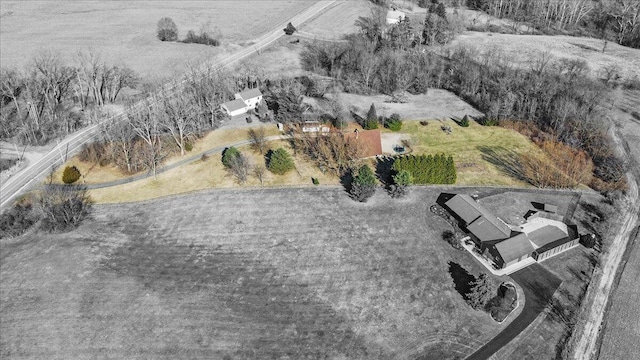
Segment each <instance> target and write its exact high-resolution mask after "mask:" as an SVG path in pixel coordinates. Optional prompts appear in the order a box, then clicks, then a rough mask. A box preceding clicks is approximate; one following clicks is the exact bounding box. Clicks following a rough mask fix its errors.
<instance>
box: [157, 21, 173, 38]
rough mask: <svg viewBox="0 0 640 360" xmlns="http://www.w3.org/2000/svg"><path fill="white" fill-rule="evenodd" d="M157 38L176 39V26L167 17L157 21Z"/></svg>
mask: <svg viewBox="0 0 640 360" xmlns="http://www.w3.org/2000/svg"><path fill="white" fill-rule="evenodd" d="M157 36H158V39H160V41H176V40H178V26H176V23H174V22H173V20H172V19H171V18H169V17H163V18H162V19H160V20H159V21H158V33H157Z"/></svg>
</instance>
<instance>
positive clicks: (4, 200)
mask: <svg viewBox="0 0 640 360" xmlns="http://www.w3.org/2000/svg"><path fill="white" fill-rule="evenodd" d="M336 1H337V0H321V1H318V2H317V3H316V4H314V5H312V6H311V7H309V8H308V9H306V10H305V11H303V12H301V13H299V14H297V15H295V16H294V17H292V18H291V19H289V20H288V21H285V22H283V23H282V24H278V26H277V27H276V28H274V30H273V31H271V32H269V33H267V34H265V35H264V36H262V37H261V38H259V39H258V40H257V41H256V43H255V44H253V45H252V46H251V47H247V48H244V49H242V50H240V51H238V52H237V53H234V54H232V55H230V56H228V57H226V58H223V59H220V60H217V61H216V62H214V63H213V64H212V66H216V67H225V66H229V65H231V64H233V63H235V62H238V61H239V60H242V59H244V58H245V57H247V56H249V55H251V54H253V53H254V52H257V51H259V50H260V49H263V48H265V47H267V46H269V45H271V44H272V43H273V42H274V41H276V40H278V39H279V38H280V37H282V36H284V32H283V31H282V29H283V28H284V27H285V26H286V24H287V23H288V22H291V23H292V24H293V25H294V26H299V25H300V24H302V23H303V22H305V21H308V20H309V19H311V18H312V17H314V16H316V15H317V14H319V13H320V12H321V11H323V10H325V9H326V8H327V7H329V6H330V5H331V4H333V3H335V2H336ZM185 82H186V79H184V80H182V81H181V82H177V83H176V82H173V83H170V84H166V85H164V86H163V90H164V91H166V92H174V91H176V90H177V87H179V86H181V85H182V84H184V83H185ZM142 105H143V102H140V103H138V104H136V106H135V107H141V106H142ZM123 119H124V113H120V114H117V115H114V116H112V117H110V118H108V119H105V120H104V121H105V122H106V121H121V120H123ZM99 132H100V124H95V125H91V126H89V127H86V128H84V129H82V130H80V131H78V132H76V133H74V134H71V135H69V136H68V137H66V138H65V139H63V140H62V141H60V143H59V144H58V145H57V146H56V147H55V148H53V149H52V150H51V151H50V152H48V153H47V154H45V155H44V156H43V157H42V158H40V159H39V160H38V161H36V162H34V163H32V164H29V166H27V167H26V168H25V169H24V170H22V171H21V172H19V173H17V174H15V175H13V176H12V177H10V178H9V179H8V180H7V181H5V182H4V183H3V184H2V185H1V187H0V210H3V209H5V208H6V207H8V205H9V204H11V202H12V201H13V200H14V199H16V198H17V196H18V195H20V194H22V193H23V192H24V191H26V190H27V189H28V188H29V187H31V186H33V185H34V184H37V183H38V181H39V180H41V179H42V178H43V177H44V176H45V175H46V174H47V173H49V172H50V171H51V169H52V168H54V167H55V166H58V165H60V164H62V163H63V161H64V160H63V158H64V155H63V154H67V155H72V154H74V153H76V152H77V151H79V150H80V148H81V147H82V146H83V145H84V144H86V143H88V142H90V141H91V140H93V139H94V138H95V136H97V135H98V134H99ZM61 155H63V156H61Z"/></svg>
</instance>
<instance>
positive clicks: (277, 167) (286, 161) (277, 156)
mask: <svg viewBox="0 0 640 360" xmlns="http://www.w3.org/2000/svg"><path fill="white" fill-rule="evenodd" d="M267 157H268V158H269V165H268V168H269V171H271V172H272V173H274V174H277V175H283V174H285V173H287V172H288V171H290V170H293V169H295V167H296V166H295V164H294V163H293V159H292V158H291V155H289V153H288V152H287V150H285V149H283V148H278V149H276V150H274V151H271V152H270V153H269V154H268V156H267Z"/></svg>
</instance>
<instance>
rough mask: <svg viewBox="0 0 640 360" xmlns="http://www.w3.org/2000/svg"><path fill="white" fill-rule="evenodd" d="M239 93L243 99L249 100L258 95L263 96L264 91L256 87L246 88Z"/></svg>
mask: <svg viewBox="0 0 640 360" xmlns="http://www.w3.org/2000/svg"><path fill="white" fill-rule="evenodd" d="M238 95H240V97H241V98H242V100H249V99H253V98H257V97H258V96H262V93H261V92H260V90H259V89H258V88H255V89H248V90H245V91H243V92H241V93H239V94H238Z"/></svg>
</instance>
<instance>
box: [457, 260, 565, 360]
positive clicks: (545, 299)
mask: <svg viewBox="0 0 640 360" xmlns="http://www.w3.org/2000/svg"><path fill="white" fill-rule="evenodd" d="M510 276H511V278H512V279H513V280H514V281H515V282H517V283H518V285H520V286H521V287H522V290H523V291H524V298H525V303H524V308H523V309H522V312H521V313H520V315H518V317H517V318H515V319H514V320H513V321H512V322H511V323H510V324H509V325H507V327H506V328H504V330H502V331H501V332H500V333H498V335H496V336H495V337H494V338H493V339H491V340H490V341H489V342H488V343H486V344H484V345H483V346H482V347H481V348H479V349H478V350H476V352H474V353H473V354H471V355H469V356H468V357H467V358H466V360H485V359H488V358H489V357H490V356H491V355H493V354H494V353H495V352H496V351H498V350H500V349H501V348H502V347H503V346H505V345H506V344H507V343H509V342H510V341H511V340H513V339H514V338H515V337H516V336H518V334H520V333H521V332H522V331H523V330H524V329H526V328H527V326H529V324H531V322H532V321H533V320H535V319H536V317H538V315H539V314H540V313H541V312H542V311H544V309H545V307H546V306H547V304H548V303H549V301H551V299H552V297H553V293H554V292H555V291H556V289H557V288H558V287H559V286H560V283H561V281H560V279H558V278H557V277H556V276H555V275H553V274H552V273H550V272H549V271H547V270H546V269H545V268H544V267H542V266H541V265H540V264H537V263H536V264H531V265H529V266H528V267H526V268H524V269H522V270H519V271H516V272H515V273H512V274H511V275H510Z"/></svg>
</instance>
